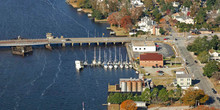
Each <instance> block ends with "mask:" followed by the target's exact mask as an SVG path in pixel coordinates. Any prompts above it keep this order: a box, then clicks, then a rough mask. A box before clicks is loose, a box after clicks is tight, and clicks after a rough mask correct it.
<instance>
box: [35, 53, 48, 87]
mask: <svg viewBox="0 0 220 110" xmlns="http://www.w3.org/2000/svg"><path fill="white" fill-rule="evenodd" d="M46 65H47V57H46V55H44V64H43V68H42V70H41V72H40V74H39V75H38V77H37V78H36V79H34V80H33V81H31V85H32V86H33V85H34V83H35V82H36V80H37V79H39V78H40V77H42V76H43V73H44V70H45V68H46Z"/></svg>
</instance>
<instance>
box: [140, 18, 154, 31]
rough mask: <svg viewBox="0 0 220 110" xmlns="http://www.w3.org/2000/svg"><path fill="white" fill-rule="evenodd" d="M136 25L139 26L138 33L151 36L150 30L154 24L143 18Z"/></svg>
mask: <svg viewBox="0 0 220 110" xmlns="http://www.w3.org/2000/svg"><path fill="white" fill-rule="evenodd" d="M137 25H138V26H139V28H138V29H137V30H138V31H143V32H151V34H153V33H152V29H153V26H156V22H155V21H153V20H151V19H150V18H149V17H147V16H145V17H143V18H141V21H139V22H138V23H137Z"/></svg>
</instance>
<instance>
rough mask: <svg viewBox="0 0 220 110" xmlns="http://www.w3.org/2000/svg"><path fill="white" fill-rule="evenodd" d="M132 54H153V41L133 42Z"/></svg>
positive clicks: (154, 49)
mask: <svg viewBox="0 0 220 110" xmlns="http://www.w3.org/2000/svg"><path fill="white" fill-rule="evenodd" d="M132 49H133V52H155V51H156V46H155V43H154V42H153V41H143V40H133V41H132Z"/></svg>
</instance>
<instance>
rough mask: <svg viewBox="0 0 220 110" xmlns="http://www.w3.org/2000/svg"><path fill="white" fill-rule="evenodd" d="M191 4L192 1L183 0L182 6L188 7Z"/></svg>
mask: <svg viewBox="0 0 220 110" xmlns="http://www.w3.org/2000/svg"><path fill="white" fill-rule="evenodd" d="M191 5H192V1H191V0H184V2H183V6H185V7H190V6H191Z"/></svg>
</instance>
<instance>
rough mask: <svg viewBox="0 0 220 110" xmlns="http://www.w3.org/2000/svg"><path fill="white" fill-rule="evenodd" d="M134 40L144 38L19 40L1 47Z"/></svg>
mask: <svg viewBox="0 0 220 110" xmlns="http://www.w3.org/2000/svg"><path fill="white" fill-rule="evenodd" d="M133 39H136V40H143V38H131V37H96V38H55V39H19V40H0V46H26V45H47V44H62V43H117V42H123V43H126V42H131V41H132V40H133Z"/></svg>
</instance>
